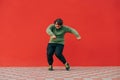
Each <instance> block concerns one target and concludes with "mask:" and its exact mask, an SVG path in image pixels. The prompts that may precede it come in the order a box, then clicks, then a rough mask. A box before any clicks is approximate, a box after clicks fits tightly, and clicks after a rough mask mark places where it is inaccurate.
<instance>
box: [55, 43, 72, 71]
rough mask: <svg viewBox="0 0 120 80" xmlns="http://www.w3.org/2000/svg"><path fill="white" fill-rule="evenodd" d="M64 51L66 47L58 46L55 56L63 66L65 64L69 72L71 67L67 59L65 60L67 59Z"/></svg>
mask: <svg viewBox="0 0 120 80" xmlns="http://www.w3.org/2000/svg"><path fill="white" fill-rule="evenodd" d="M63 49H64V45H62V44H57V46H56V49H55V55H56V57H57V58H58V59H59V60H60V61H61V62H62V63H63V64H65V68H66V70H69V69H70V65H69V64H68V63H67V62H66V59H65V57H64V56H63V54H62V52H63Z"/></svg>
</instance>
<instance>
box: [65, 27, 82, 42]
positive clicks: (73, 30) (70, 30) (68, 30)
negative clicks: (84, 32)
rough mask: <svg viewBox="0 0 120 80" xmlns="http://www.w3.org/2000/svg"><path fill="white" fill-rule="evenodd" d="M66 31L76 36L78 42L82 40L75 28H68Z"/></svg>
mask: <svg viewBox="0 0 120 80" xmlns="http://www.w3.org/2000/svg"><path fill="white" fill-rule="evenodd" d="M66 31H67V32H70V33H72V34H74V35H75V36H76V37H77V39H78V40H79V39H81V36H80V34H79V33H78V32H77V31H76V30H75V29H74V28H71V27H68V26H66Z"/></svg>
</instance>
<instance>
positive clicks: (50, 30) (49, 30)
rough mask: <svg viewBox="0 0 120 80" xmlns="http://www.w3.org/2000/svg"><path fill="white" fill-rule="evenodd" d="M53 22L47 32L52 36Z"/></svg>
mask: <svg viewBox="0 0 120 80" xmlns="http://www.w3.org/2000/svg"><path fill="white" fill-rule="evenodd" d="M52 28H53V24H51V25H49V26H48V28H47V29H46V33H47V34H48V35H50V36H54V33H53V32H52Z"/></svg>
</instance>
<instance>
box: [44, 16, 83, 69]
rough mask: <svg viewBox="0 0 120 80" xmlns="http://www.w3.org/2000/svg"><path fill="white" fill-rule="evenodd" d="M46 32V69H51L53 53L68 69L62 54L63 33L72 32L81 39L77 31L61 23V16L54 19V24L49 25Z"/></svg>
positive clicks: (68, 67)
mask: <svg viewBox="0 0 120 80" xmlns="http://www.w3.org/2000/svg"><path fill="white" fill-rule="evenodd" d="M46 32H47V33H48V35H49V36H50V40H49V43H48V46H47V60H48V64H49V68H48V70H50V71H52V70H53V66H52V64H53V55H54V53H55V55H56V57H57V58H58V59H59V60H60V61H61V62H62V63H63V64H64V65H65V68H66V70H69V69H70V65H69V63H68V62H67V61H66V59H65V57H64V56H63V54H62V52H63V49H64V35H65V33H67V32H69V33H73V34H74V35H75V36H76V37H77V39H78V40H79V39H81V37H80V35H79V33H78V32H77V31H76V30H75V29H73V28H71V27H68V26H65V25H63V20H62V19H61V18H58V19H56V20H55V21H54V24H51V25H49V26H48V28H47V30H46Z"/></svg>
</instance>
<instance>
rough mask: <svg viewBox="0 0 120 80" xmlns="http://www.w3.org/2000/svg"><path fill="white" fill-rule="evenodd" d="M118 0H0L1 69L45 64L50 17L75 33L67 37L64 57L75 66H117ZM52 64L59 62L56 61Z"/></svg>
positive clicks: (119, 48) (119, 50) (119, 47)
mask: <svg viewBox="0 0 120 80" xmlns="http://www.w3.org/2000/svg"><path fill="white" fill-rule="evenodd" d="M119 3H120V1H119V0H60V1H57V0H0V66H46V65H47V59H46V47H47V43H48V40H49V36H48V35H47V34H46V32H45V30H46V28H47V26H48V25H49V24H51V23H53V21H54V19H56V18H58V17H61V18H62V19H63V20H64V23H65V24H66V25H68V26H71V27H73V28H75V29H76V30H78V32H79V33H80V35H81V36H82V39H81V40H80V41H78V40H77V39H76V38H75V36H74V35H72V34H66V36H65V39H66V41H65V49H64V53H63V54H64V55H65V57H66V59H67V60H68V62H69V63H70V64H71V65H73V66H117V65H120V37H119V35H120V32H119V29H120V22H119V19H120V15H119V14H120V10H119V9H120V6H119V5H120V4H119ZM54 59H55V62H54V65H62V63H61V62H60V61H59V60H58V59H57V58H56V57H54Z"/></svg>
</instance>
